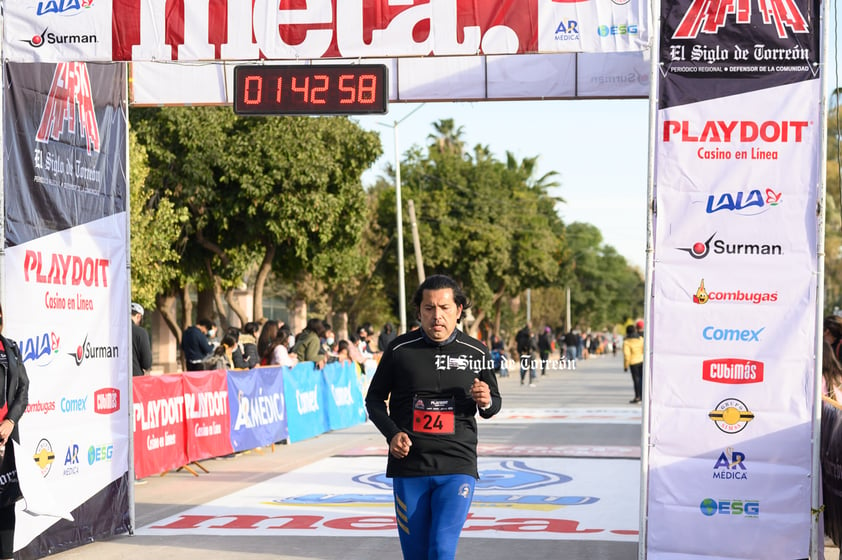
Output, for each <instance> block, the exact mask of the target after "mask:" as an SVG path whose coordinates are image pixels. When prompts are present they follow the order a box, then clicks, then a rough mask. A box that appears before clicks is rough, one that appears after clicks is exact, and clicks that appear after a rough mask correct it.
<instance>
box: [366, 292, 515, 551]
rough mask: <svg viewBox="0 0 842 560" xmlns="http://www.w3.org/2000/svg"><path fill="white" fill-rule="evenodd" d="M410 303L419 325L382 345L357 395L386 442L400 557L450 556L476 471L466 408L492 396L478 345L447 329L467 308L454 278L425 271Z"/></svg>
mask: <svg viewBox="0 0 842 560" xmlns="http://www.w3.org/2000/svg"><path fill="white" fill-rule="evenodd" d="M413 303H414V304H415V307H416V308H417V311H418V318H419V319H420V321H421V328H420V329H419V330H416V331H410V332H409V333H406V334H403V335H401V336H399V337H397V338H396V339H395V340H394V341H393V342H392V343H391V344H390V346H389V348H388V349H387V350H386V351H385V353H384V354H383V357H382V358H381V359H380V363H379V365H378V366H377V371H376V372H375V373H374V378H373V379H372V381H371V385H370V386H369V389H368V395H367V396H366V401H365V402H366V408H367V409H368V413H369V416H370V417H371V420H372V422H374V425H375V426H377V428H378V429H379V430H380V432H381V433H382V434H383V435H384V436H386V441H387V442H388V444H389V459H388V463H387V466H386V476H387V477H389V478H391V479H392V484H393V487H394V495H395V512H396V514H397V524H398V535H399V536H400V542H401V549H402V551H403V557H404V559H405V560H452V559H453V558H454V557H455V555H456V545H457V543H458V540H459V534H460V533H461V531H462V526H463V525H464V524H465V519H466V518H467V516H468V510H469V509H470V506H471V500H472V499H473V494H474V485H475V483H476V479H477V478H478V477H479V474H478V472H477V424H476V419H475V416H476V414H477V411H479V414H480V416H481V417H483V418H490V417H492V416H493V415H494V414H496V413H497V412H498V411H499V410H500V406H501V402H502V401H501V398H500V391H499V390H498V388H497V378H496V377H495V376H494V371H493V367H494V365H493V361H492V359H491V355H490V354H489V352H488V348H486V347H485V346H484V345H483V343H482V342H480V341H478V340H476V339H474V338H472V337H470V336H468V335H466V334H465V333H463V332H462V331H460V330H458V329H456V324H457V323H458V322H459V321H460V320H461V319H462V318H463V317H464V312H465V310H467V309H468V308H469V307H470V303H469V302H468V299H467V298H466V297H465V294H464V293H463V292H462V290H461V288H460V287H459V285H458V284H457V283H456V282H455V281H454V280H453V279H452V278H450V277H448V276H444V275H436V276H430V277H428V278H427V279H426V280H425V281H424V282H423V283H422V284H421V285H420V286H419V287H418V290H417V291H416V292H415V296H414V297H413ZM390 395H391V396H390ZM387 400H388V402H389V406H388V410H387V406H386V401H387Z"/></svg>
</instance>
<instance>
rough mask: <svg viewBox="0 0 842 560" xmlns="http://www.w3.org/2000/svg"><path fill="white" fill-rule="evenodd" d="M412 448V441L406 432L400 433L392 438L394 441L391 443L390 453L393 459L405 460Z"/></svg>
mask: <svg viewBox="0 0 842 560" xmlns="http://www.w3.org/2000/svg"><path fill="white" fill-rule="evenodd" d="M410 447H412V440H411V439H409V436H408V435H407V433H406V432H398V433H396V434H395V435H394V436H392V441H390V442H389V453H391V454H392V456H393V457H396V458H398V459H403V458H404V457H406V456H407V455H409V448H410Z"/></svg>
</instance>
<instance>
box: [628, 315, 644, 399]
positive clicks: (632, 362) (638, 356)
mask: <svg viewBox="0 0 842 560" xmlns="http://www.w3.org/2000/svg"><path fill="white" fill-rule="evenodd" d="M629 370H631V376H632V385H634V398H633V399H632V400H630V401H629V402H630V403H631V404H635V403H639V402H640V399H641V395H642V393H643V335H641V334H639V333H638V331H637V328H636V327H635V326H634V325H629V326H628V327H626V338H625V339H624V340H623V371H629Z"/></svg>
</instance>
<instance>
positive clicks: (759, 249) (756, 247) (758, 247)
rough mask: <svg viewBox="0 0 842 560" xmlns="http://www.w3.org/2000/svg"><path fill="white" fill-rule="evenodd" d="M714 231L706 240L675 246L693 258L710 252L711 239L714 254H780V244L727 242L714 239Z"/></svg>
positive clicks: (781, 250) (699, 257)
mask: <svg viewBox="0 0 842 560" xmlns="http://www.w3.org/2000/svg"><path fill="white" fill-rule="evenodd" d="M714 237H716V233H715V232H714V234H713V235H711V236H710V237H708V238H707V240H706V241H697V242H696V243H694V244H693V245H692V246H690V247H677V249H678V250H679V251H684V252H686V253H687V254H688V255H690V256H691V257H693V258H694V259H703V258H705V257H707V256H708V255H709V254H710V253H711V241H712V242H713V243H712V245H713V254H714V255H782V254H783V248H782V247H781V246H780V245H769V244H768V243H729V242H727V241H724V240H722V239H716V240H714Z"/></svg>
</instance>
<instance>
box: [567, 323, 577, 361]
mask: <svg viewBox="0 0 842 560" xmlns="http://www.w3.org/2000/svg"><path fill="white" fill-rule="evenodd" d="M564 346H565V348H566V351H567V360H568V361H570V362H573V361H575V360H576V357H577V355H578V352H579V335H578V334H576V331H574V330H573V329H571V330H569V331H567V334H566V335H564Z"/></svg>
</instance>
